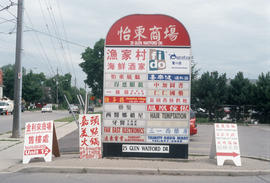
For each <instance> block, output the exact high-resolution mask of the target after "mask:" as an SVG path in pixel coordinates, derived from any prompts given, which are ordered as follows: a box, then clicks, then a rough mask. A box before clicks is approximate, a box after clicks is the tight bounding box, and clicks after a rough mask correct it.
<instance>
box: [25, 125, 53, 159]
mask: <svg viewBox="0 0 270 183" xmlns="http://www.w3.org/2000/svg"><path fill="white" fill-rule="evenodd" d="M52 142H53V121H40V122H27V123H26V124H25V135H24V150H23V164H27V163H29V161H30V160H31V159H32V158H44V160H45V161H46V162H49V161H52Z"/></svg>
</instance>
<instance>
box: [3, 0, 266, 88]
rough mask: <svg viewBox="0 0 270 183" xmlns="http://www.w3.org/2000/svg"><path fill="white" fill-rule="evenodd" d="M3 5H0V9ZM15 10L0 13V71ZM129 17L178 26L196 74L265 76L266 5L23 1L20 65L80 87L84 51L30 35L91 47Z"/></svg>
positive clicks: (10, 59) (230, 0)
mask: <svg viewBox="0 0 270 183" xmlns="http://www.w3.org/2000/svg"><path fill="white" fill-rule="evenodd" d="M9 4H10V2H9V0H0V5H1V6H3V7H5V6H7V5H9ZM1 6H0V9H1ZM16 8H17V7H16V6H12V7H10V8H9V12H8V11H6V10H4V11H0V67H1V66H3V65H6V64H14V63H15V36H16V34H15V33H14V28H15V23H14V20H11V21H9V22H5V23H1V22H4V21H5V20H10V19H14V17H13V15H16ZM135 13H136V14H137V13H139V14H166V15H170V16H173V17H175V18H176V19H178V20H179V21H180V22H182V23H183V24H184V25H185V27H186V28H187V30H188V32H189V34H190V37H191V44H192V53H193V56H194V60H195V62H196V63H197V68H198V69H200V74H202V73H203V72H205V71H216V70H217V71H218V72H220V73H226V74H227V77H228V78H233V77H234V76H235V74H236V73H237V72H239V71H242V72H243V73H244V76H245V77H247V78H250V79H256V78H257V77H258V75H259V74H260V73H262V72H269V71H270V51H269V50H270V1H269V0H237V1H235V0H189V1H186V0H185V1H184V0H170V1H161V0H147V1H145V0H114V1H111V0H98V1H97V0H91V1H87V0H76V1H74V0H65V1H63V0H62V1H61V0H27V1H25V13H24V25H25V26H24V35H23V59H22V65H23V66H24V67H25V68H26V69H28V70H30V69H32V70H33V71H34V72H45V74H46V75H47V76H52V75H53V74H54V73H56V69H57V68H58V70H59V73H60V74H64V73H67V72H70V73H71V74H72V76H74V77H73V79H74V78H75V76H76V78H77V82H78V85H79V86H83V80H84V79H85V74H84V73H83V72H82V70H81V69H80V67H79V66H78V64H79V63H81V62H82V60H81V53H82V52H83V51H84V49H85V47H82V46H78V45H75V44H67V43H66V42H65V41H60V40H59V39H55V38H51V37H49V36H46V35H44V34H41V33H38V32H36V31H33V30H32V29H35V30H37V31H41V32H45V33H47V34H48V33H50V34H52V35H55V36H56V37H61V38H63V39H65V40H69V41H71V42H74V43H78V44H80V45H83V46H90V47H93V46H94V44H95V42H96V41H98V40H99V39H100V38H105V37H106V34H107V32H108V30H109V28H110V26H111V25H112V24H113V23H114V22H115V21H117V20H118V19H119V18H121V17H123V16H126V15H129V14H135ZM12 14H13V15H12ZM55 25H56V26H55ZM47 27H48V28H47ZM9 32H12V33H11V34H9ZM73 84H74V80H73Z"/></svg>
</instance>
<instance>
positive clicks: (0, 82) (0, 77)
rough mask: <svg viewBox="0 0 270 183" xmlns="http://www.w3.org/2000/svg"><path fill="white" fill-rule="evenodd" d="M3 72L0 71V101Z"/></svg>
mask: <svg viewBox="0 0 270 183" xmlns="http://www.w3.org/2000/svg"><path fill="white" fill-rule="evenodd" d="M3 87H4V85H3V71H2V69H0V99H1V98H3Z"/></svg>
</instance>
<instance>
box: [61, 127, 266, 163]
mask: <svg viewBox="0 0 270 183" xmlns="http://www.w3.org/2000/svg"><path fill="white" fill-rule="evenodd" d="M212 135H213V125H198V135H195V136H192V137H191V140H190V144H189V153H192V154H203V155H209V152H210V147H211V142H212ZM238 135H239V143H240V153H241V155H242V156H252V157H260V158H267V159H270V140H269V139H270V125H257V126H238ZM78 142H79V131H78V130H75V131H74V132H72V133H70V134H68V135H67V136H65V137H64V138H62V139H60V140H59V146H60V151H61V152H73V153H74V152H76V153H79V144H78Z"/></svg>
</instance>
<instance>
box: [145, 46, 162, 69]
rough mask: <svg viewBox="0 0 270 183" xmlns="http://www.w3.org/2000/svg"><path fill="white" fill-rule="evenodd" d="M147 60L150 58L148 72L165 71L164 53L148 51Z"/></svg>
mask: <svg viewBox="0 0 270 183" xmlns="http://www.w3.org/2000/svg"><path fill="white" fill-rule="evenodd" d="M149 58H150V60H149V70H150V71H157V70H163V69H166V62H165V56H164V51H161V50H155V49H150V53H149Z"/></svg>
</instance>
